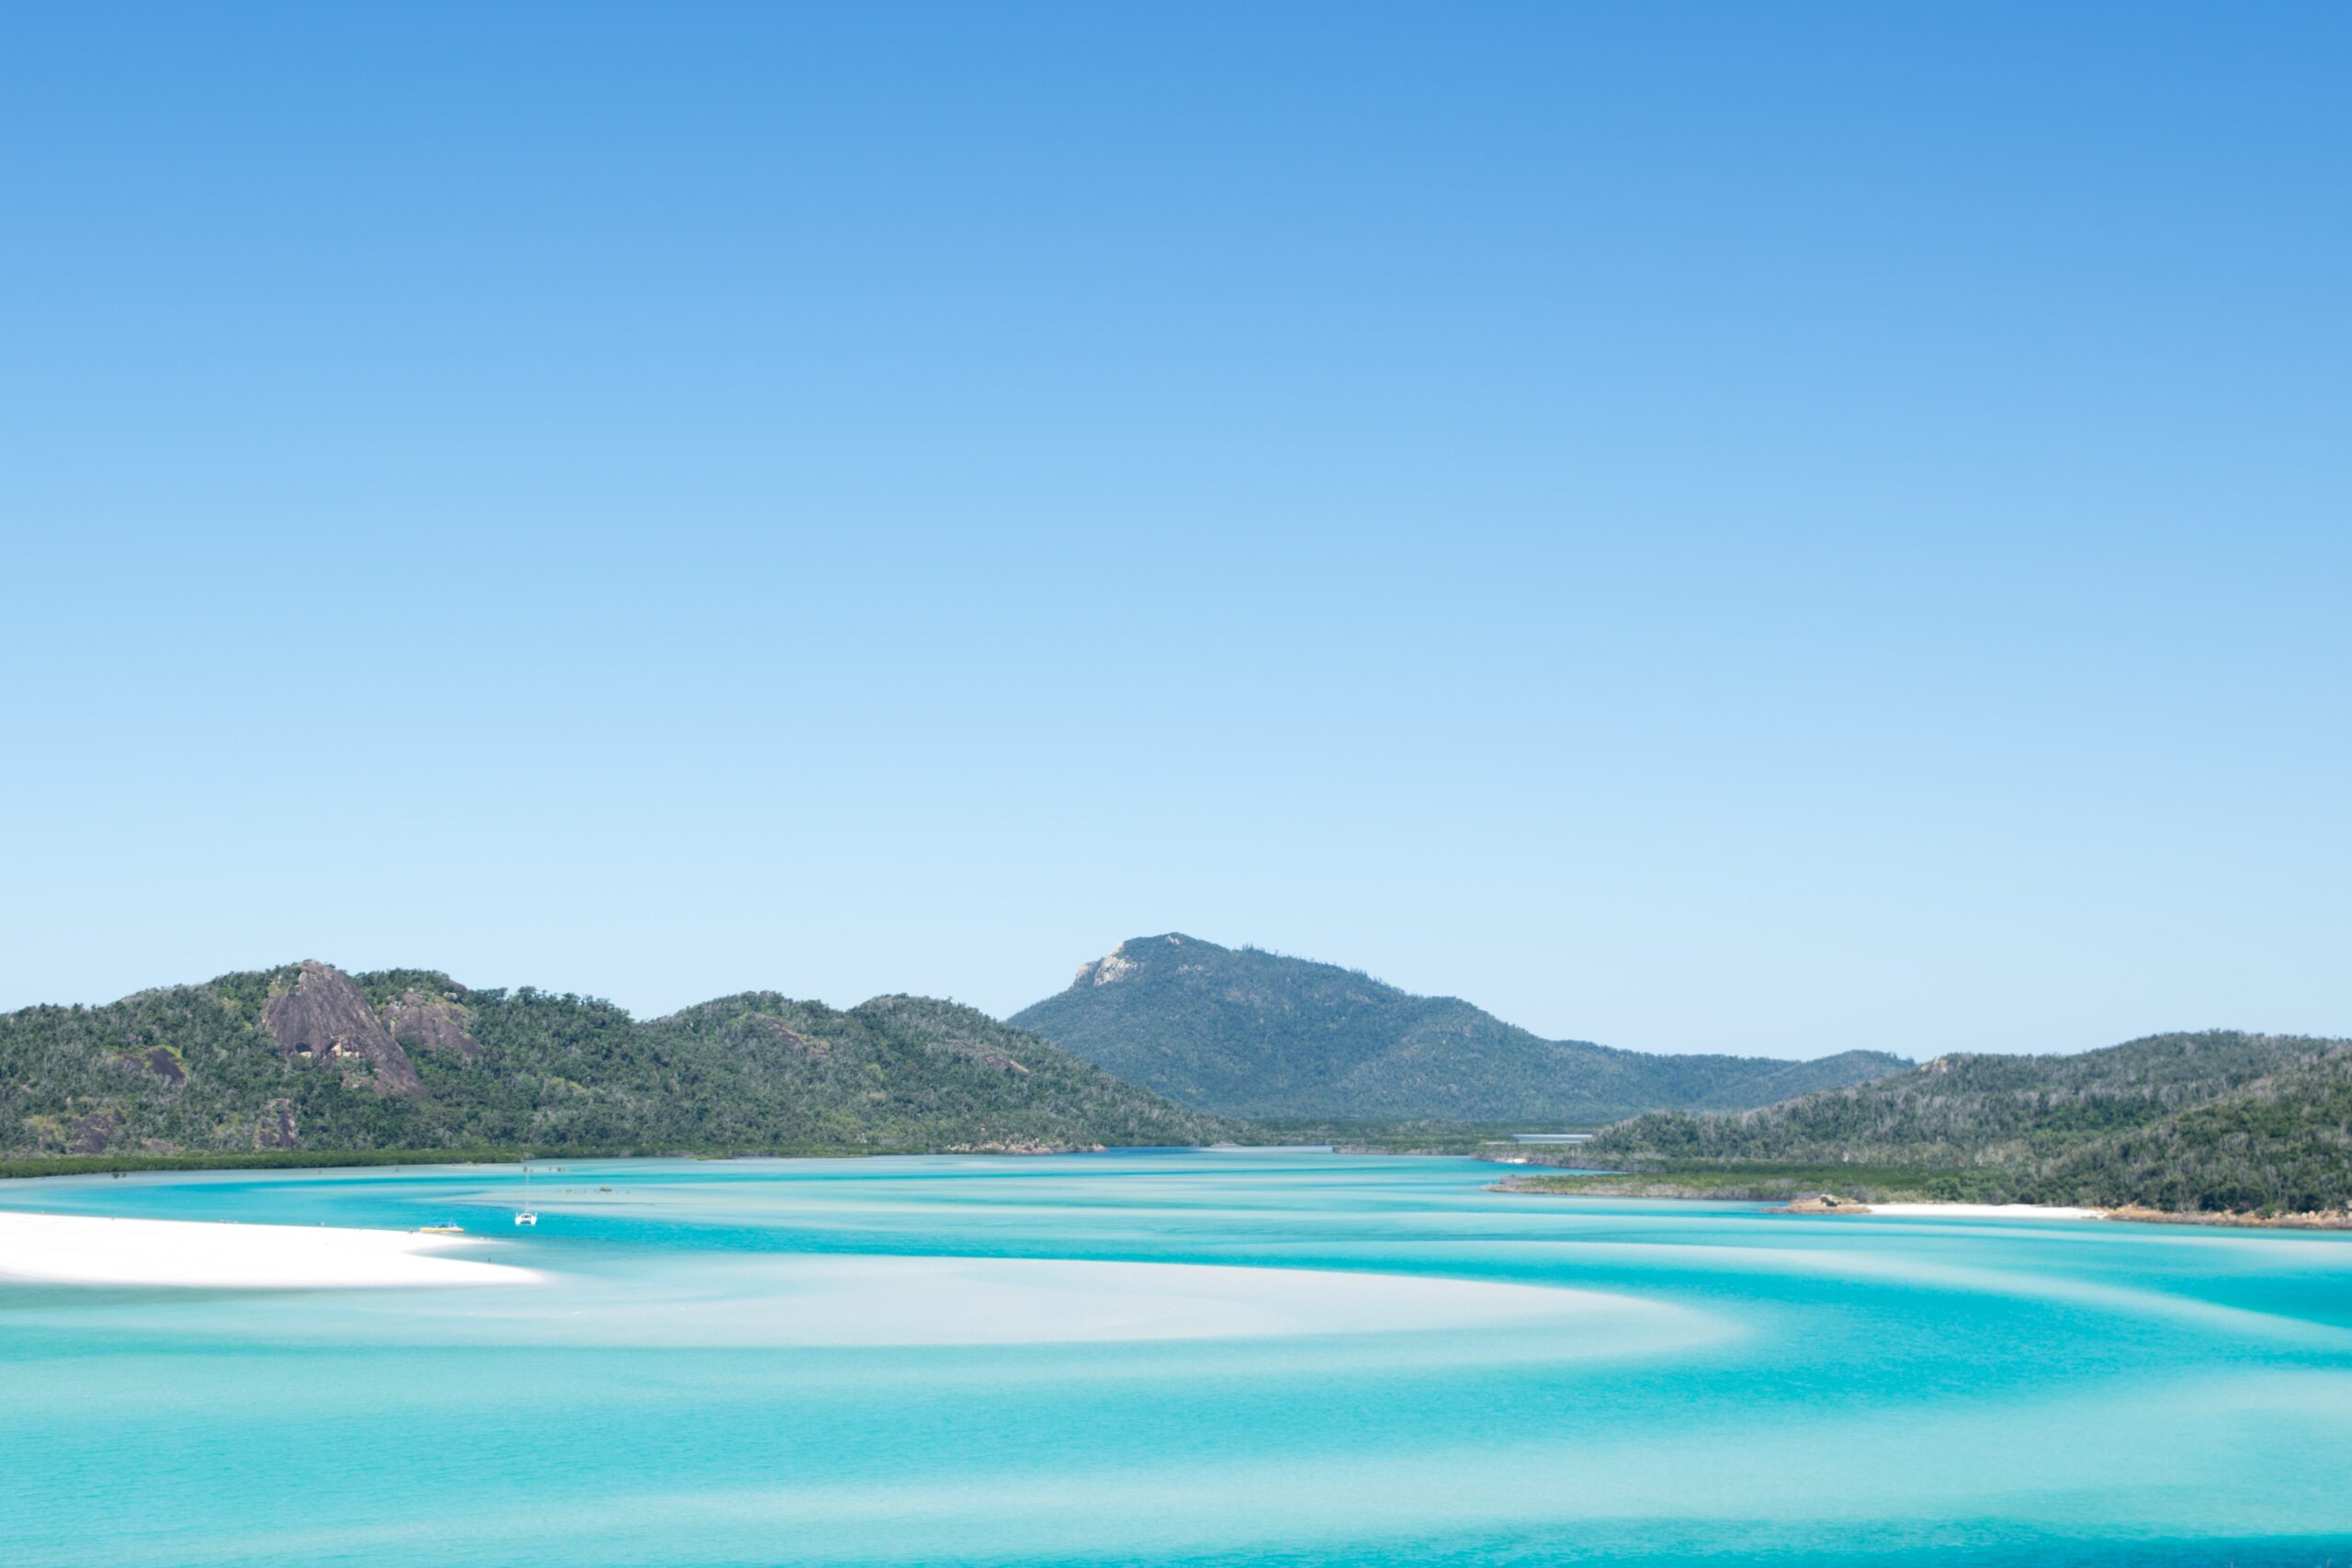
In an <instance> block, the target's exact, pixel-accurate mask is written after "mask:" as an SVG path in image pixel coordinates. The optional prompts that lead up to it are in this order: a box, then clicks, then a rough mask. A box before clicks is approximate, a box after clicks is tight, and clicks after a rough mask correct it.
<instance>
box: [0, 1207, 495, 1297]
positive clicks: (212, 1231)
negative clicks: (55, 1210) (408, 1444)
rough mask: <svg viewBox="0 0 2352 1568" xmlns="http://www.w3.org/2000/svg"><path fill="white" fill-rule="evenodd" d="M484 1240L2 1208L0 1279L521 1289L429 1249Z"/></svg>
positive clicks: (490, 1267) (489, 1268)
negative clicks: (500, 1287) (507, 1287)
mask: <svg viewBox="0 0 2352 1568" xmlns="http://www.w3.org/2000/svg"><path fill="white" fill-rule="evenodd" d="M483 1245H487V1243H486V1242H485V1241H484V1240H481V1239H478V1238H475V1237H472V1236H466V1235H422V1234H420V1233H418V1232H415V1231H379V1230H350V1229H344V1228H340V1227H334V1226H327V1225H242V1224H204V1223H201V1222H198V1221H190V1220H117V1219H108V1218H106V1217H104V1216H101V1215H95V1214H31V1213H12V1212H9V1211H6V1210H0V1280H47V1281H51V1282H53V1283H60V1284H85V1285H201V1286H211V1287H215V1288H223V1289H232V1290H235V1289H272V1288H276V1289H283V1290H306V1289H307V1290H321V1289H334V1288H338V1287H346V1286H372V1285H524V1284H530V1283H533V1282H535V1281H537V1280H538V1279H539V1278H540V1276H539V1275H538V1274H537V1272H536V1271H535V1270H532V1269H517V1268H515V1267H514V1266H512V1265H511V1264H504V1263H482V1262H478V1261H476V1260H474V1259H471V1258H442V1257H437V1256H435V1254H438V1253H442V1252H446V1251H447V1250H449V1249H450V1248H452V1247H479V1246H483Z"/></svg>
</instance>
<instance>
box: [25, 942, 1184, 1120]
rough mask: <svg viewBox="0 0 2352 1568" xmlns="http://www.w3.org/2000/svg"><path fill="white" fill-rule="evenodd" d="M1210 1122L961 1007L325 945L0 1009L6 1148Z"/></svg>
mask: <svg viewBox="0 0 2352 1568" xmlns="http://www.w3.org/2000/svg"><path fill="white" fill-rule="evenodd" d="M1223 1130H1224V1129H1222V1128H1221V1127H1220V1125H1219V1124H1218V1123H1217V1122H1215V1121H1214V1120H1212V1119H1211V1118H1208V1117H1204V1116H1202V1115H1199V1114H1197V1113H1194V1112H1192V1111H1185V1110H1183V1109H1182V1108H1180V1107H1178V1106H1175V1105H1172V1104H1170V1103H1169V1102H1168V1101H1167V1100H1162V1099H1160V1098H1159V1096H1157V1095H1154V1094H1151V1093H1148V1092H1147V1091H1145V1090H1141V1089H1136V1088H1134V1087H1132V1086H1131V1085H1128V1084H1125V1083H1121V1082H1119V1081H1118V1080H1117V1079H1115V1078H1114V1077H1110V1076H1109V1075H1108V1074H1105V1073H1103V1071H1101V1070H1100V1069H1099V1068H1096V1067H1094V1066H1091V1065H1090V1064H1088V1063H1086V1062H1082V1061H1080V1060H1079V1059H1078V1058H1076V1057H1074V1056H1072V1055H1069V1054H1068V1053H1066V1052H1063V1051H1059V1050H1057V1049H1055V1048H1054V1047H1053V1046H1051V1045H1048V1044H1046V1043H1045V1042H1044V1041H1042V1040H1039V1039H1037V1038H1036V1037H1035V1036H1034V1035H1029V1034H1025V1033H1023V1032H1021V1031H1019V1030H1016V1029H1012V1028H1010V1027H1008V1026H1007V1025H1005V1024H1002V1023H999V1022H997V1021H994V1020H992V1019H990V1018H989V1017H987V1016H986V1015H984V1014H981V1013H978V1012H976V1011H974V1010H971V1009H970V1008H966V1007H959V1006H956V1005H955V1004H954V1003H950V1002H942V1001H933V1000H929V999H925V998H916V997H880V998H876V999H874V1000H873V1001H870V1002H867V1003H865V1004H864V1005H863V1006H861V1007H857V1008H853V1009H851V1010H848V1011H845V1012H844V1011H836V1010H833V1009H831V1008H828V1007H824V1006H821V1005H820V1004H817V1003H814V1002H798V1001H793V1000H790V999H788V998H784V997H780V996H776V995H775V994H773V993H765V992H759V993H752V994H748V995H744V996H738V997H729V998H722V999H720V1000H718V1001H712V1002H706V1003H704V1004H702V1005H701V1006H699V1007H695V1008H689V1009H687V1010H685V1011H684V1012H681V1013H677V1014H674V1015H673V1016H671V1017H668V1018H662V1019H653V1020H650V1021H643V1022H640V1021H637V1020H634V1019H632V1018H630V1017H629V1015H628V1013H626V1012H624V1011H622V1010H620V1009H619V1008H616V1007H615V1006H613V1005H612V1004H610V1003H608V1002H602V1001H597V1000H595V999H594V998H585V997H575V996H557V995H552V994H549V993H547V992H543V991H537V990H532V989H530V988H528V987H526V988H524V989H521V990H517V991H511V992H510V991H503V990H495V991H476V990H468V989H466V988H465V987H461V986H458V985H457V984H456V983H455V982H453V981H452V980H450V979H449V977H448V976H446V975H441V974H437V973H434V972H431V971H424V970H396V971H387V972H383V973H379V974H368V975H358V976H345V975H344V974H342V973H341V972H340V971H337V970H334V969H332V968H330V967H328V966H326V965H323V964H300V965H288V966H287V967H285V968H281V969H276V970H270V971H266V972H258V973H252V974H240V975H225V976H221V977H220V978H219V979H217V980H213V981H210V982H208V983H206V984H204V985H198V986H179V987H170V988H167V989H163V990H154V991H144V992H141V993H140V994H139V995H137V996H133V997H126V998H123V999H122V1000H121V1001H119V1002H114V1003H111V1004H108V1005H107V1006H104V1007H92V1008H85V1007H35V1008H28V1009H25V1010H22V1011H20V1012H16V1013H9V1014H5V1015H0V1156H18V1157H20V1158H21V1157H25V1156H60V1155H63V1156H72V1155H80V1156H101V1157H105V1156H112V1157H113V1159H115V1160H118V1161H119V1160H120V1159H122V1158H124V1157H126V1156H162V1155H172V1154H184V1153H198V1152H203V1151H247V1152H249V1153H250V1152H253V1151H263V1152H272V1151H317V1150H338V1151H371V1150H372V1151H388V1152H389V1151H416V1150H470V1149H484V1148H505V1149H543V1150H578V1151H588V1150H595V1151H610V1152H620V1151H639V1152H650V1151H664V1150H696V1151H775V1152H820V1151H842V1152H878V1151H883V1150H909V1149H952V1148H975V1149H978V1148H1007V1149H1023V1148H1042V1147H1050V1148H1068V1147H1084V1146H1091V1145H1098V1144H1100V1145H1150V1144H1190V1143H1197V1142H1202V1141H1204V1140H1207V1139H1210V1138H1214V1137H1216V1135H1218V1134H1219V1133H1220V1132H1222V1131H1223Z"/></svg>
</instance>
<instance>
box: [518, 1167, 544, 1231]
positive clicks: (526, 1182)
mask: <svg viewBox="0 0 2352 1568" xmlns="http://www.w3.org/2000/svg"><path fill="white" fill-rule="evenodd" d="M538 1223H539V1216H538V1215H537V1214H536V1213H532V1212H531V1168H530V1167H529V1166H527V1165H526V1166H525V1167H524V1168H523V1206H522V1207H521V1208H519V1209H517V1210H515V1224H518V1225H532V1226H536V1225H537V1224H538Z"/></svg>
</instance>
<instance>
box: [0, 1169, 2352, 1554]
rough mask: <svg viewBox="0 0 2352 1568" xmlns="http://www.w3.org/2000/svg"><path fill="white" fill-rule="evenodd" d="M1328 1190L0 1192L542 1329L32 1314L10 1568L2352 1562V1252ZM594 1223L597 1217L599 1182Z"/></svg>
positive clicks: (357, 1174) (309, 1317)
mask: <svg viewBox="0 0 2352 1568" xmlns="http://www.w3.org/2000/svg"><path fill="white" fill-rule="evenodd" d="M1496 1175H1497V1171H1496V1169H1495V1168H1494V1167H1492V1166H1485V1165H1478V1164H1476V1163H1473V1162H1470V1161H1464V1160H1442V1159H1385V1158H1363V1157H1349V1156H1332V1155H1326V1154H1311V1153H1269V1152H1251V1153H1223V1152H1202V1153H1184V1154H1174V1153H1170V1154H1156V1153H1155V1154H1112V1155H1097V1156H1066V1157H1057V1158H1038V1159H1021V1160H1015V1159H979V1158H957V1157H938V1158H928V1159H905V1160H871V1161H843V1162H831V1161H774V1162H769V1161H754V1162H741V1163H727V1164H719V1163H695V1162H668V1161H663V1162H626V1163H611V1164H593V1165H591V1164H581V1165H572V1166H566V1167H565V1168H563V1170H562V1172H561V1173H560V1174H555V1175H545V1176H542V1177H541V1178H539V1179H537V1180H536V1181H535V1183H534V1191H533V1197H534V1200H535V1202H536V1206H537V1208H538V1210H539V1212H540V1213H541V1215H542V1220H541V1224H540V1226H539V1228H538V1229H537V1231H536V1232H515V1231H514V1230H513V1228H512V1227H511V1226H509V1225H507V1224H506V1223H505V1221H504V1216H503V1210H504V1209H505V1208H507V1207H511V1206H512V1204H513V1202H514V1200H515V1196H516V1182H515V1177H514V1175H513V1174H512V1172H511V1171H505V1172H500V1171H491V1170H486V1169H481V1168H433V1169H412V1170H400V1171H392V1170H364V1171H325V1172H305V1173H300V1174H272V1175H268V1176H266V1177H263V1176H246V1175H242V1174H223V1173H205V1174H174V1175H156V1176H141V1177H132V1178H127V1179H70V1180H57V1181H44V1182H16V1183H8V1184H6V1186H5V1187H0V1206H5V1207H8V1208H17V1209H42V1210H48V1211H53V1212H73V1213H107V1214H118V1215H126V1216H139V1217H147V1218H175V1219H203V1220H214V1219H229V1220H243V1221H254V1222H266V1223H276V1224H314V1223H319V1222H324V1223H326V1224H348V1225H380V1226H398V1227H410V1226H414V1225H418V1224H433V1223H436V1222H439V1221H442V1220H445V1219H448V1220H455V1221H457V1222H458V1223H460V1224H466V1225H468V1226H469V1228H470V1229H472V1230H474V1231H476V1232H478V1233H481V1234H487V1235H495V1236H496V1237H497V1238H498V1240H499V1242H500V1244H501V1245H500V1246H499V1247H498V1248H497V1249H496V1252H495V1254H494V1256H496V1257H497V1258H499V1259H500V1260H502V1261H507V1262H515V1263H521V1264H525V1265H527V1266H528V1267H530V1268H533V1269H538V1270H541V1271H542V1272H543V1273H544V1275H545V1276H546V1278H545V1279H544V1280H542V1281H541V1282H539V1283H536V1284H527V1285H515V1286H505V1285H501V1286H491V1287H481V1286H478V1287H473V1288H469V1289H463V1290H447V1289H436V1290H413V1289H411V1290H378V1291H341V1292H330V1291H303V1292H218V1291H207V1292H191V1291H185V1290H143V1291H142V1290H126V1289H119V1288H106V1289H101V1288H96V1287H87V1286H58V1285H46V1286H36V1285H28V1284H7V1283H4V1282H0V1563H6V1564H8V1565H10V1568H34V1565H42V1568H47V1565H59V1568H62V1565H68V1564H73V1565H82V1564H91V1565H97V1564H104V1565H106V1568H135V1565H141V1564H151V1563H152V1564H209V1563H266V1564H306V1565H307V1564H326V1563H337V1564H342V1563H350V1564H393V1563H397V1564H403V1565H408V1564H423V1563H431V1564H499V1565H502V1568H530V1565H538V1564H548V1565H556V1564H560V1565H563V1568H598V1565H607V1564H611V1565H618V1564H632V1565H634V1564H648V1565H657V1564H658V1565H664V1568H685V1565H690V1564H705V1563H729V1564H762V1563H788V1562H904V1563H941V1562H1021V1563H1056V1562H1121V1563H1179V1562H1182V1563H1193V1562H1201V1563H1208V1562H1272V1563H1283V1564H1325V1563H1330V1564H1337V1563H1349V1564H1357V1563H1384V1562H1400V1563H1401V1562H1413V1563H1465V1564H1466V1563H1489V1562H1500V1563H1531V1564H1532V1563H1547V1562H1586V1561H1593V1562H1611V1563H1628V1562H1632V1563H1640V1562H1689V1561H1691V1560H1693V1559H1700V1560H1705V1559H1713V1560H1715V1561H1720V1562H1769V1563H1865V1562H1869V1563H1878V1562H1889V1563H1891V1562H1915V1561H1918V1560H1919V1559H1920V1558H1921V1557H1922V1556H1923V1555H1932V1557H1933V1558H1934V1560H1936V1561H1939V1562H1955V1563H1975V1562H2060V1563H2064V1562H2080V1563H2086V1564H2087V1563H2112V1562H2151V1563H2175V1562H2178V1563H2191V1562H2212V1563H2227V1562H2236V1563H2239V1564H2255V1563H2271V1562H2277V1563H2298V1564H2305V1563H2308V1564H2319V1563H2322V1562H2327V1561H2329V1560H2330V1558H2331V1557H2333V1559H2334V1560H2335V1562H2337V1563H2339V1564H2341V1563H2345V1562H2352V1237H2344V1236H2333V1235H2260V1234H2246V1233H2232V1232H2218V1231H2196V1230H2187V1229H2177V1228H2165V1227H2142V1226H2131V1225H2116V1224H2098V1223H2088V1222H2042V1223H2035V1224H2018V1223H2013V1222H1984V1221H1950V1220H1943V1221H1911V1222H1905V1221H1896V1220H1857V1219H1842V1220H1838V1219H1799V1218H1792V1217H1786V1216H1773V1215H1768V1214H1765V1213H1761V1212H1759V1210H1758V1208H1757V1207H1755V1206H1753V1205H1743V1204H1691V1203H1665V1202H1634V1201H1600V1200H1559V1199H1546V1198H1536V1197H1524V1196H1510V1195H1506V1194H1499V1193H1493V1192H1488V1191H1486V1190H1484V1188H1485V1186H1486V1184H1487V1183H1488V1182H1489V1181H1491V1180H1493V1179H1494V1178H1495V1176H1496ZM599 1188H610V1189H611V1190H610V1191H608V1192H607V1191H599V1190H598V1189H599Z"/></svg>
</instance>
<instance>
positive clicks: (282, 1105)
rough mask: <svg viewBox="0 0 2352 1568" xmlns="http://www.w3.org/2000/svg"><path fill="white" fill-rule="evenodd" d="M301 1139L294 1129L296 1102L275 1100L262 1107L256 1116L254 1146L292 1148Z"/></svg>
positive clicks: (261, 1147)
mask: <svg viewBox="0 0 2352 1568" xmlns="http://www.w3.org/2000/svg"><path fill="white" fill-rule="evenodd" d="M299 1143H300V1138H299V1137H298V1136H297V1135H296V1134H295V1131H294V1102H293V1101H292V1100H271V1101H270V1102H269V1103H268V1104H267V1105H265V1106H263V1107H262V1108H261V1114H260V1115H259V1116H257V1117H255V1118H254V1147H255V1148H257V1149H290V1148H293V1147H295V1146H296V1145H298V1144H299Z"/></svg>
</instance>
